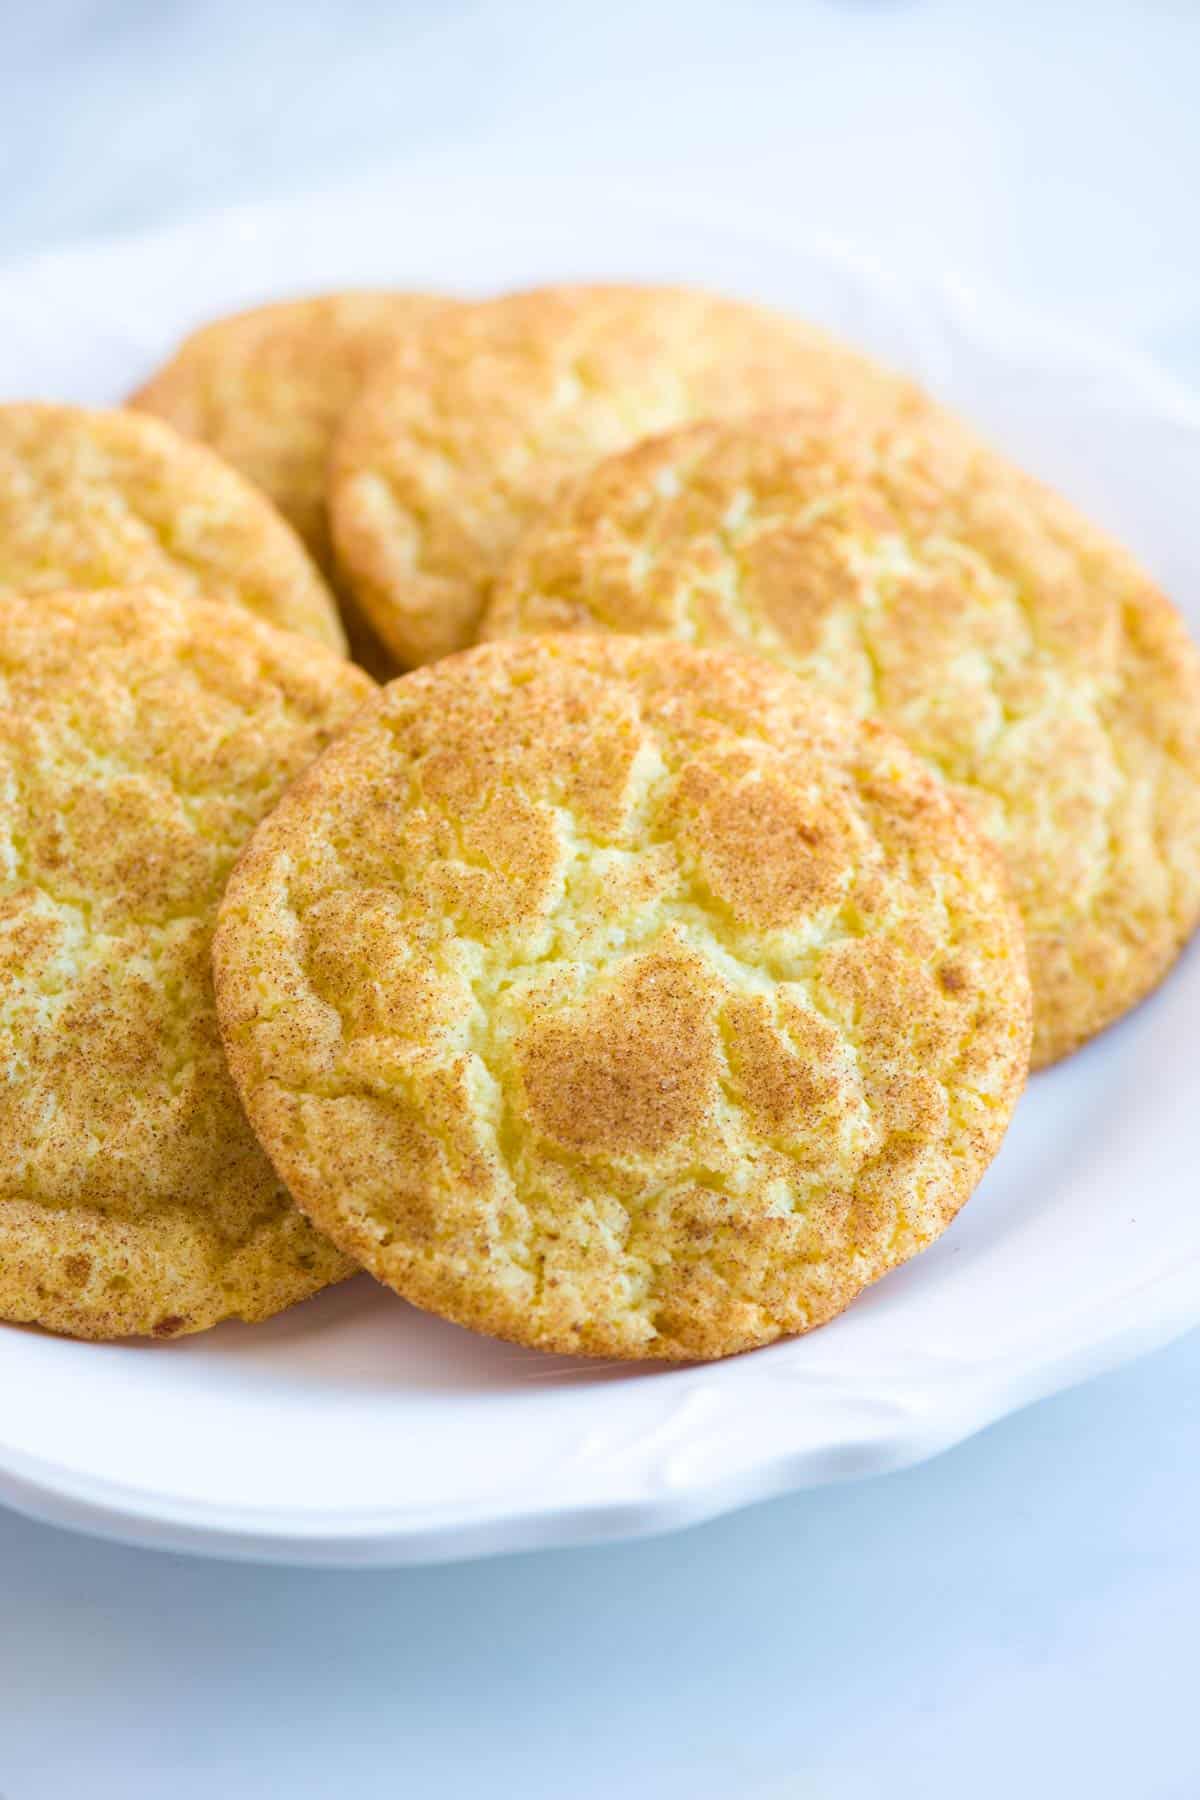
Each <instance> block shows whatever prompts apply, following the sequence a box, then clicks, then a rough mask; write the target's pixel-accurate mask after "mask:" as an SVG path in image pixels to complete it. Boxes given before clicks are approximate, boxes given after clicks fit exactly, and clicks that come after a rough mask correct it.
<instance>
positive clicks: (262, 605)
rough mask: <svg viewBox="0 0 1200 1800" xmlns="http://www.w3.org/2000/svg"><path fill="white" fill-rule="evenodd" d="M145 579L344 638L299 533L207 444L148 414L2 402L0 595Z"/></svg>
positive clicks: (328, 637)
mask: <svg viewBox="0 0 1200 1800" xmlns="http://www.w3.org/2000/svg"><path fill="white" fill-rule="evenodd" d="M143 583H147V584H150V585H152V586H154V587H157V588H159V589H162V590H164V591H166V592H167V593H171V594H178V595H181V596H185V597H189V598H196V599H202V600H223V601H227V602H228V603H229V604H231V605H234V606H240V607H242V608H243V609H244V610H245V611H246V612H249V613H253V614H254V615H255V616H256V617H257V618H260V619H264V620H265V621H266V622H267V623H268V624H269V625H279V626H283V627H285V628H286V629H288V630H290V631H296V632H299V633H301V634H302V635H303V636H305V637H310V638H315V639H316V640H317V641H318V642H319V643H322V644H328V645H330V646H331V648H333V649H335V650H340V651H343V652H344V650H345V648H346V640H345V637H344V635H343V632H342V627H341V623H340V621H339V618H338V612H337V607H336V606H335V604H334V600H333V596H332V594H331V593H330V592H329V590H328V588H327V587H326V586H325V584H324V582H323V581H322V580H321V577H320V576H319V575H318V573H317V571H316V569H315V567H314V566H313V564H312V562H311V561H310V560H309V557H308V554H307V552H306V551H305V549H304V546H303V545H302V544H301V542H300V540H299V539H298V538H297V536H296V534H295V533H294V532H293V531H292V529H291V527H290V526H289V525H287V524H286V523H285V521H284V520H283V519H281V518H280V516H279V514H278V513H277V512H276V511H275V508H274V507H273V506H272V505H271V504H270V502H269V501H268V500H267V499H266V497H265V496H264V495H263V494H260V493H259V491H258V489H257V488H255V487H252V486H251V485H250V483H249V482H248V481H246V480H245V479H244V477H243V476H241V475H239V474H238V473H237V471H236V470H235V469H231V468H230V467H229V465H228V464H227V463H223V462H222V461H221V459H220V457H218V456H214V455H213V453H212V451H211V450H207V449H206V448H205V447H204V445H202V444H194V443H191V442H189V440H188V439H187V438H183V437H180V436H179V434H178V433H177V432H175V431H172V429H171V428H170V426H169V425H164V424H162V423H161V421H160V420H158V419H151V418H149V417H147V416H146V415H144V414H141V413H135V412H119V411H112V412H91V411H88V410H87V409H85V408H83V407H78V406H51V405H42V404H36V403H32V402H30V403H25V402H17V403H14V404H12V405H9V406H0V598H3V596H4V595H6V594H9V593H53V592H55V591H57V590H61V589H64V588H72V589H76V590H81V589H89V590H90V589H94V588H115V587H137V586H140V585H142V584H143Z"/></svg>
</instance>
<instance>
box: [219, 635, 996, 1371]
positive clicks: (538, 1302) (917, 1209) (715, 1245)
mask: <svg viewBox="0 0 1200 1800" xmlns="http://www.w3.org/2000/svg"><path fill="white" fill-rule="evenodd" d="M214 969H215V976H216V991H217V1005H218V1012H219V1016H220V1020H221V1030H222V1035H223V1037H224V1041H225V1045H226V1051H227V1054H228V1057H229V1062H230V1067H231V1069H232V1070H233V1074H234V1078H235V1080H236V1081H237V1083H238V1087H239V1090H240V1092H241V1095H242V1098H243V1100H244V1102H245V1105H246V1109H247V1112H248V1114H249V1116H250V1118H251V1120H252V1122H253V1124H254V1126H255V1129H256V1130H257V1132H258V1133H259V1136H260V1138H261V1139H262V1141H263V1143H264V1144H265V1145H266V1146H267V1148H268V1149H269V1151H270V1153H271V1156H272V1158H273V1159H274V1161H275V1164H276V1167H277V1168H278V1169H279V1172H280V1174H281V1175H282V1176H283V1178H284V1180H285V1181H287V1183H288V1185H289V1187H290V1189H291V1191H292V1192H293V1194H294V1195H295V1196H296V1199H297V1200H298V1202H299V1204H300V1205H301V1206H302V1207H303V1208H304V1209H305V1210H306V1211H307V1212H308V1214H309V1216H310V1217H311V1218H312V1220H313V1221H314V1223H315V1224H317V1225H318V1226H319V1227H320V1229H322V1230H324V1231H326V1232H328V1234H329V1235H330V1236H331V1237H332V1238H333V1239H334V1241H335V1242H336V1243H338V1244H340V1246H341V1247H342V1249H344V1250H345V1251H346V1252H347V1253H348V1254H350V1255H352V1256H354V1257H356V1258H358V1259H359V1260H361V1261H362V1262H364V1263H365V1264H366V1265H367V1267H368V1268H369V1269H371V1270H372V1272H373V1273H374V1274H375V1275H376V1276H378V1277H379V1278H380V1279H382V1280H383V1281H385V1282H387V1283H389V1284H390V1285H391V1286H392V1287H394V1288H395V1289H396V1290H397V1291H398V1292H399V1293H401V1294H403V1295H405V1296H406V1297H407V1298H408V1299H410V1300H413V1301H415V1302H416V1303H417V1304H418V1305H420V1306H423V1307H426V1308H429V1309H430V1310H432V1311H434V1312H438V1313H442V1314H444V1315H445V1316H446V1317H447V1318H450V1319H453V1320H456V1321H457V1322H459V1323H460V1324H463V1325H467V1326H470V1327H473V1328H475V1329H477V1330H481V1331H485V1332H490V1333H494V1334H495V1335H497V1336H500V1337H506V1338H512V1339H515V1340H518V1341H520V1342H522V1343H526V1344H531V1345H536V1346H538V1347H539V1348H544V1349H550V1350H557V1351H573V1352H583V1353H588V1354H595V1355H606V1356H616V1357H674V1358H691V1357H715V1356H724V1355H728V1354H730V1353H732V1352H735V1351H739V1350H745V1349H749V1348H752V1347H753V1346H755V1345H758V1344H765V1343H768V1342H770V1341H771V1340H772V1339H774V1338H777V1337H779V1336H780V1335H781V1334H784V1333H789V1332H796V1331H804V1330H807V1329H809V1328H810V1327H812V1326H815V1325H819V1324H821V1323H822V1322H824V1321H825V1320H827V1319H829V1318H831V1317H832V1316H833V1315H834V1314H835V1313H837V1312H839V1311H840V1310H841V1309H842V1308H843V1307H844V1306H846V1305H847V1304H848V1302H849V1301H851V1300H852V1299H853V1298H854V1296H855V1295H856V1294H857V1293H858V1292H859V1291H860V1289H862V1288H863V1287H864V1286H866V1284H867V1283H868V1282H871V1281H874V1280H875V1279H876V1278H877V1277H878V1276H880V1275H882V1274H884V1273H885V1272H886V1271H887V1270H888V1269H890V1268H892V1267H894V1266H895V1265H896V1264H898V1263H900V1262H903V1261H904V1260H905V1258H907V1257H909V1256H911V1255H913V1254H914V1253H915V1252H916V1251H918V1250H920V1249H921V1248H923V1247H924V1246H925V1245H926V1244H928V1243H929V1242H930V1241H931V1240H932V1239H933V1238H935V1237H936V1236H937V1235H938V1233H939V1232H940V1231H942V1230H943V1229H944V1227H945V1226H946V1225H947V1224H949V1222H950V1220H951V1219H952V1218H953V1216H954V1214H955V1213H956V1212H957V1210H958V1208H959V1207H960V1206H961V1205H962V1203H963V1201H964V1200H965V1199H966V1198H967V1196H968V1194H969V1193H970V1192H971V1190H972V1188H973V1187H974V1186H975V1184H976V1182H977V1181H978V1180H979V1178H980V1176H981V1175H982V1173H983V1171H984V1169H985V1167H986V1166H987V1164H988V1162H989V1161H990V1159H991V1157H992V1155H993V1154H994V1152H995V1150H996V1148H997V1146H998V1144H999V1142H1000V1140H1001V1138H1002V1136H1003V1134H1004V1130H1005V1127H1006V1125H1007V1123H1008V1119H1009V1115H1010V1113H1011V1111H1012V1108H1013V1106H1014V1104H1015V1102H1016V1099H1017V1097H1018V1095H1019V1093H1020V1091H1021V1088H1022V1085H1023V1083H1024V1079H1025V1071H1026V1067H1027V1063H1028V1054H1029V1031H1030V999H1029V987H1028V979H1027V975H1026V970H1025V954H1024V945H1023V941H1022V935H1021V929H1020V921H1019V919H1018V917H1017V914H1016V910H1015V908H1014V907H1013V905H1012V903H1011V900H1010V899H1009V897H1008V893H1007V888H1006V885H1005V881H1004V877H1003V871H1002V868H1001V865H1000V862H999V859H998V857H997V856H996V855H995V852H994V851H993V850H992V849H991V847H990V846H989V845H987V844H986V843H985V841H984V840H983V839H982V838H981V837H980V836H979V834H978V833H977V832H976V831H975V829H974V827H973V826H972V825H971V824H970V822H969V820H968V819H967V817H966V814H965V813H964V812H963V811H962V810H961V808H959V807H958V806H956V805H955V803H954V802H953V801H952V800H951V799H950V798H949V797H948V796H947V795H946V793H945V791H944V789H943V787H942V785H941V783H939V782H938V781H937V780H936V778H935V777H934V776H932V775H930V774H929V773H928V772H927V771H926V770H925V769H924V768H922V767H921V765H920V764H919V763H918V762H917V760H916V758H915V757H913V756H912V755H911V754H910V753H909V752H908V751H907V750H906V749H905V748H904V747H903V745H902V744H901V743H900V742H899V740H898V739H897V738H895V737H893V735H892V734H891V733H890V732H888V731H886V730H884V728H883V727H881V726H878V725H875V724H873V723H870V722H867V723H861V722H858V721H855V720H853V719H851V718H850V717H848V716H846V715H843V714H842V713H840V712H839V711H837V710H836V709H834V708H831V707H829V706H827V704H826V703H825V702H824V701H822V700H821V699H820V698H816V697H813V696H810V695H809V694H808V693H806V691H805V690H804V688H803V687H802V685H801V684H800V683H799V682H797V681H796V680H795V679H794V678H793V677H792V676H790V675H787V674H786V673H784V672H783V671H781V670H778V669H774V668H772V667H771V666H770V665H769V664H766V663H759V662H756V661H755V660H754V659H753V658H750V657H741V656H731V655H724V654H720V653H715V652H702V651H695V650H691V649H688V648H686V647H684V646H682V645H678V644H659V643H648V642H643V641H639V640H636V639H618V638H607V639H606V638H599V637H598V638H583V637H579V638H571V637H563V638H558V639H553V638H547V639H540V640H538V639H528V640H523V641H520V642H515V643H509V644H497V645H491V646H484V647H481V648H478V649H475V650H470V651H466V652H463V653H462V654H460V655H459V656H456V657H452V658H449V659H447V660H445V661H443V662H440V663H437V664H434V665H432V666H431V667H430V668H428V669H423V670H420V671H419V672H418V673H416V674H414V675H410V676H407V677H405V678H404V679H403V680H401V681H397V682H393V683H392V684H391V686H390V687H388V688H387V689H385V690H384V692H383V695H382V696H381V698H380V700H379V701H378V702H377V703H375V704H374V705H372V706H370V707H368V708H365V709H364V711H363V713H362V714H361V715H360V717H359V718H358V720H357V721H356V722H355V724H354V725H353V726H352V727H351V728H350V730H349V731H348V732H347V733H346V734H345V736H344V737H343V738H342V739H341V740H340V741H339V742H338V743H337V744H335V745H334V746H333V748H332V749H331V750H330V751H329V752H328V753H327V754H326V755H325V756H323V757H322V758H321V759H320V760H319V761H318V762H317V763H315V764H314V765H313V767H312V768H311V769H310V770H309V771H307V772H306V774H305V775H304V776H302V777H301V779H300V780H299V781H298V782H297V783H296V784H295V785H294V786H293V787H292V788H291V789H290V790H289V791H288V793H287V794H286V795H285V796H284V798H283V800H282V801H281V802H280V804H279V806H278V807H277V808H276V809H275V811H274V812H273V813H272V814H271V815H270V817H269V818H268V819H267V820H265V821H264V823H263V824H262V825H261V826H260V827H259V829H258V831H257V832H256V833H255V835H254V837H253V838H252V840H251V842H250V844H249V845H248V847H247V849H246V852H245V854H244V855H243V856H242V858H241V859H240V861H239V863H238V866H237V869H236V870H235V872H234V875H233V877H232V878H231V881H230V884H229V887H228V889H227V891H226V894H225V898H224V901H223V903H222V907H221V915H220V921H219V925H218V929H217V934H216V938H215V940H214Z"/></svg>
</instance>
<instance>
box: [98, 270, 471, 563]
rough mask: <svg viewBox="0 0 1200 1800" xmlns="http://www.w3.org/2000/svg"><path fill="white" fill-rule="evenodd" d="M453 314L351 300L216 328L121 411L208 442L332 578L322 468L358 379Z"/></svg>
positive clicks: (187, 346) (393, 296) (278, 306)
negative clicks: (137, 412) (414, 334)
mask: <svg viewBox="0 0 1200 1800" xmlns="http://www.w3.org/2000/svg"><path fill="white" fill-rule="evenodd" d="M451 304H453V303H452V302H450V301H448V300H443V299H439V298H438V297H436V296H435V295H432V294H408V293H389V292H372V291H369V290H364V291H350V292H347V293H339V294H317V295H313V296H311V297H310V298H307V299H302V300H282V301H277V302H275V303H274V304H273V305H270V306H258V307H255V308H254V309H253V310H252V311H250V312H242V313H234V314H231V315H230V316H229V317H228V318H223V319H214V320H213V322H212V323H211V324H210V325H205V326H203V327H202V328H201V330H199V331H195V332H193V333H192V335H191V336H190V337H188V338H185V339H184V341H183V343H182V344H181V345H180V346H179V348H178V350H177V351H176V352H175V354H174V355H173V356H172V357H171V359H170V361H169V362H166V363H164V364H163V366H162V368H161V369H159V370H157V371H156V373H155V374H154V375H152V376H151V377H150V379H149V381H147V382H146V383H145V385H144V386H143V387H141V388H139V390H138V392H137V393H136V394H134V395H133V396H132V398H131V400H130V402H129V404H130V405H131V406H136V407H138V408H140V409H141V410H143V411H145V412H151V413H156V414H157V415H158V417H159V418H161V419H166V420H167V422H168V423H169V424H171V425H174V426H175V428H176V430H178V431H182V432H184V433H185V434H186V436H188V437H193V438H199V439H200V440H201V441H202V442H203V443H206V444H209V445H211V446H212V448H213V449H214V450H216V451H217V452H218V453H219V454H220V455H221V456H223V457H224V458H225V460H226V462H229V463H232V464H233V466H234V468H235V469H240V470H241V472H242V474H243V475H246V476H248V477H249V479H250V480H251V481H253V482H254V483H255V484H256V485H257V486H258V487H260V488H261V489H262V490H263V492H264V493H265V494H267V495H268V496H269V498H270V499H271V500H273V501H274V503H275V505H276V506H277V507H278V508H279V510H280V512H281V513H282V514H283V516H284V518H285V519H287V520H288V521H289V522H290V523H291V524H292V525H293V526H294V527H295V529H296V530H297V531H298V532H299V533H300V536H301V537H302V538H303V539H304V542H305V543H306V544H307V546H308V548H309V551H310V552H311V554H312V555H313V556H314V557H315V559H316V561H317V563H318V564H319V565H320V567H321V569H322V570H323V571H324V573H325V574H326V576H328V577H329V578H330V579H331V580H332V579H333V578H334V576H335V569H334V562H333V547H332V545H331V543H330V539H329V522H328V517H327V514H326V510H325V473H326V470H325V465H326V462H327V461H328V457H329V447H330V444H331V442H332V439H333V434H334V431H335V429H336V428H337V426H338V425H339V424H340V422H341V419H342V415H343V413H344V412H345V411H346V408H347V407H348V406H349V405H350V403H351V401H352V400H354V399H355V397H356V396H357V394H358V390H359V388H360V386H361V385H362V381H363V377H364V376H365V375H366V373H367V371H368V370H369V369H370V368H371V366H372V364H373V363H374V362H375V361H376V360H377V359H378V358H379V356H380V355H381V354H382V353H383V352H385V351H387V350H389V349H391V348H392V347H393V346H394V345H396V344H397V343H398V342H399V341H401V340H402V338H403V336H404V334H405V333H407V332H409V331H411V330H413V329H414V327H416V326H417V325H420V324H422V323H424V321H425V320H426V319H428V318H430V317H431V316H432V315H433V314H434V313H436V312H439V311H441V310H443V309H444V308H445V307H447V306H448V305H451Z"/></svg>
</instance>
